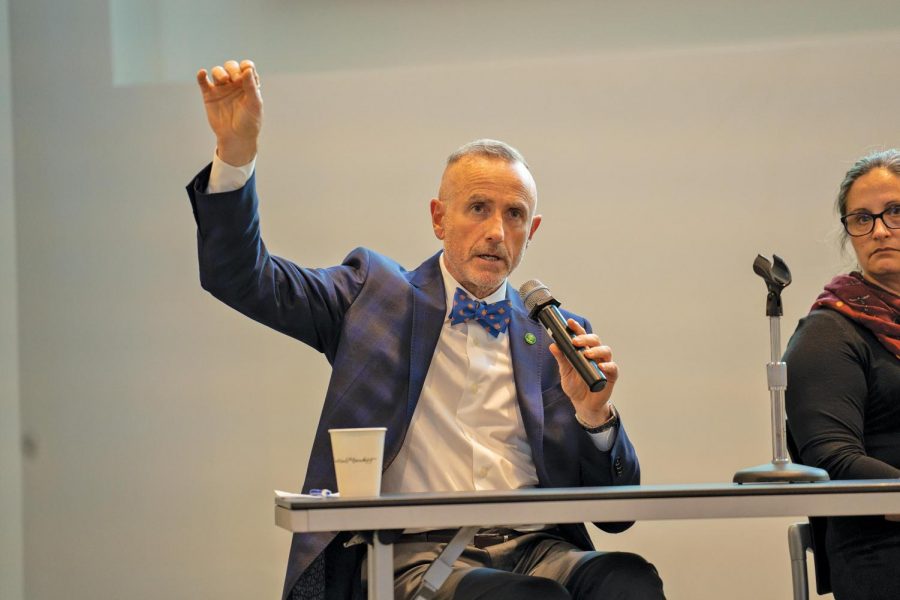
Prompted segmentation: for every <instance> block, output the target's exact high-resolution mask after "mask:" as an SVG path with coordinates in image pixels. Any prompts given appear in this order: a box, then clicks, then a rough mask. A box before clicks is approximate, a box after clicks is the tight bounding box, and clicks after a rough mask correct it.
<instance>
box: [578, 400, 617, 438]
mask: <svg viewBox="0 0 900 600" xmlns="http://www.w3.org/2000/svg"><path fill="white" fill-rule="evenodd" d="M609 408H610V410H612V416H611V417H610V418H609V419H607V421H606V423H601V424H600V425H591V424H590V423H588V422H587V421H585V420H584V419H582V418H581V417H579V416H578V413H575V420H576V421H578V424H579V425H581V428H582V429H584V430H585V431H587V432H588V433H603V432H604V431H609V430H610V429H612V428H613V427H617V426H618V425H619V413H618V412H617V411H616V409H615V408H614V407H613V405H612V404H610V405H609Z"/></svg>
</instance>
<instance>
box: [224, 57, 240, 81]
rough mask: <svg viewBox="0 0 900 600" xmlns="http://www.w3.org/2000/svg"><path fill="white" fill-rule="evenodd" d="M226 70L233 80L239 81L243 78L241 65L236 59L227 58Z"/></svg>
mask: <svg viewBox="0 0 900 600" xmlns="http://www.w3.org/2000/svg"><path fill="white" fill-rule="evenodd" d="M225 71H226V72H227V73H228V76H229V77H230V78H231V80H232V81H238V80H239V79H240V78H241V66H240V65H239V64H238V62H237V61H236V60H226V61H225Z"/></svg>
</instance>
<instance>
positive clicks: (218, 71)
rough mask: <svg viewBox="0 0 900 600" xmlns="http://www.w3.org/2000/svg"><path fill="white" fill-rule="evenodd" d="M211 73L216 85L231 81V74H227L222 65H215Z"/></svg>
mask: <svg viewBox="0 0 900 600" xmlns="http://www.w3.org/2000/svg"><path fill="white" fill-rule="evenodd" d="M210 74H211V75H212V80H213V82H214V83H215V84H216V85H224V84H226V83H229V82H230V81H231V76H230V75H228V71H226V70H225V69H224V68H223V67H220V66H219V65H216V66H215V67H213V68H212V71H210Z"/></svg>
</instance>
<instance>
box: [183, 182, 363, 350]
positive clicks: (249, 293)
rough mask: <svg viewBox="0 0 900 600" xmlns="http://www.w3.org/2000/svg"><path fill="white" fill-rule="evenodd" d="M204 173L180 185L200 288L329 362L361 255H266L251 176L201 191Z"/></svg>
mask: <svg viewBox="0 0 900 600" xmlns="http://www.w3.org/2000/svg"><path fill="white" fill-rule="evenodd" d="M209 172H210V167H209V166H207V168H206V169H204V170H203V171H201V172H200V174H199V175H197V177H196V178H194V180H193V181H191V183H190V184H189V185H188V186H187V192H188V197H189V198H190V201H191V206H192V208H193V212H194V218H195V220H196V222H197V251H198V256H199V263H200V284H201V285H202V287H203V289H205V290H207V291H208V292H210V293H211V294H212V295H213V296H215V297H216V298H218V299H219V300H221V301H222V302H224V303H225V304H227V305H228V306H231V307H232V308H234V309H236V310H238V311H240V312H241V313H243V314H245V315H247V316H248V317H250V318H252V319H254V320H256V321H258V322H260V323H262V324H264V325H267V326H269V327H271V328H273V329H275V330H277V331H280V332H282V333H284V334H287V335H289V336H291V337H294V338H296V339H298V340H300V341H302V342H304V343H306V344H308V345H310V346H312V347H313V348H315V349H317V350H319V351H320V352H323V353H325V355H326V356H327V357H328V359H329V361H332V360H333V358H334V353H335V350H336V348H337V344H338V341H339V338H340V331H341V325H342V322H343V317H344V314H345V313H346V311H347V309H348V307H349V306H350V304H351V303H352V302H353V300H354V299H355V298H356V296H357V295H358V294H359V292H360V290H361V289H362V286H363V284H364V282H365V280H366V275H367V271H368V266H369V263H368V254H367V253H366V252H365V251H355V252H353V253H351V255H350V256H348V257H347V258H346V259H345V261H344V263H343V264H341V265H339V266H337V267H332V268H327V269H307V268H301V267H299V266H297V265H296V264H294V263H293V262H291V261H289V260H286V259H284V258H280V257H278V256H273V255H271V254H269V252H268V250H267V249H266V245H265V244H264V243H263V240H262V237H261V233H260V225H259V213H258V199H257V196H256V185H255V184H256V177H255V175H254V176H252V177H251V178H250V179H249V180H248V181H247V183H246V185H244V187H242V188H240V189H238V190H235V191H232V192H225V193H221V194H206V193H205V190H206V188H207V181H208V179H209Z"/></svg>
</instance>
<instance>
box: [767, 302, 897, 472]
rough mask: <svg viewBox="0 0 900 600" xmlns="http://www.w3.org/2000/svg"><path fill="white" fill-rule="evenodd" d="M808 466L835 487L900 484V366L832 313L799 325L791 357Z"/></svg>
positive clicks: (795, 410) (791, 392) (797, 427)
mask: <svg viewBox="0 0 900 600" xmlns="http://www.w3.org/2000/svg"><path fill="white" fill-rule="evenodd" d="M784 361H785V362H786V363H787V370H788V386H787V392H786V403H787V414H788V422H789V423H790V427H791V432H792V433H793V436H794V439H795V441H796V442H797V447H798V449H799V451H800V457H801V460H802V461H803V462H804V463H805V464H808V465H812V466H816V467H820V468H823V469H825V470H826V471H828V474H829V475H830V476H831V478H832V479H890V478H900V358H898V357H896V356H894V355H893V354H891V353H890V352H889V351H888V350H887V349H886V348H885V347H884V346H882V345H881V343H879V342H878V340H877V338H876V337H875V336H874V335H873V334H872V333H871V332H870V331H869V330H868V329H866V328H865V327H863V326H861V325H859V324H857V323H855V322H854V321H852V320H850V319H848V318H847V317H845V316H843V315H841V314H840V313H838V312H835V311H833V310H827V309H821V310H816V311H813V312H812V313H810V314H809V316H807V317H806V318H804V319H801V320H800V323H799V325H798V326H797V331H796V332H794V335H793V336H792V337H791V340H790V342H789V343H788V347H787V351H786V352H785V356H784Z"/></svg>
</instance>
